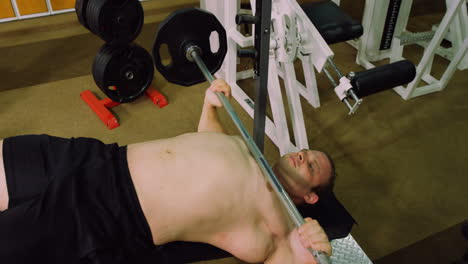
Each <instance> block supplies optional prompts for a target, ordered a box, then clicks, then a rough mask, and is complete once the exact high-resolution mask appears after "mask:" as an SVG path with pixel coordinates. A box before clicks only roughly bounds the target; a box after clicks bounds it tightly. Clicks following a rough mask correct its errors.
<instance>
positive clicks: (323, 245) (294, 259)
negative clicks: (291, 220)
mask: <svg viewBox="0 0 468 264" xmlns="http://www.w3.org/2000/svg"><path fill="white" fill-rule="evenodd" d="M305 220H306V222H305V224H304V225H303V226H301V227H300V228H299V229H294V230H293V231H291V232H290V233H289V235H288V237H287V238H285V239H282V240H281V241H279V242H278V245H277V246H276V250H275V251H274V252H273V254H272V255H271V256H270V257H269V258H268V259H267V260H266V261H265V264H282V263H294V264H316V263H317V262H316V261H315V258H314V257H313V256H312V254H311V253H310V251H309V250H308V248H313V249H315V250H319V251H323V252H325V253H326V254H327V255H329V256H330V255H331V253H332V248H331V245H330V242H329V240H328V237H327V235H326V234H325V232H324V231H323V229H322V227H321V226H320V225H319V224H318V222H317V221H315V220H312V219H311V218H306V219H305Z"/></svg>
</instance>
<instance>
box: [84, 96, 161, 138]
mask: <svg viewBox="0 0 468 264" xmlns="http://www.w3.org/2000/svg"><path fill="white" fill-rule="evenodd" d="M145 94H146V96H148V97H149V98H150V99H151V101H153V103H154V104H155V105H157V106H159V108H163V107H165V106H166V105H168V104H169V103H168V102H167V99H166V97H164V95H162V94H161V93H160V92H159V91H158V90H156V89H154V88H153V87H149V88H148V89H147V90H146V92H145ZM80 96H81V99H83V101H85V102H86V104H88V106H89V107H90V108H91V109H92V110H93V111H94V113H96V115H97V116H98V117H99V119H101V121H102V122H103V123H104V124H105V125H106V126H107V128H109V129H114V128H116V127H119V126H120V124H119V122H118V121H117V118H116V117H115V116H114V115H113V114H112V113H111V112H110V111H109V109H110V108H112V107H115V106H118V105H120V103H117V102H114V101H112V100H111V99H109V98H104V99H102V100H99V99H97V97H96V96H95V95H94V94H93V93H92V92H91V91H90V90H86V91H84V92H82V93H81V94H80Z"/></svg>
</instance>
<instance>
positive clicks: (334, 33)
mask: <svg viewBox="0 0 468 264" xmlns="http://www.w3.org/2000/svg"><path fill="white" fill-rule="evenodd" d="M301 7H302V9H303V10H304V12H305V13H306V14H307V16H308V17H309V19H310V20H311V21H312V23H313V24H314V25H315V27H316V28H317V30H318V31H319V32H320V34H321V35H322V37H323V38H324V39H325V41H326V42H327V43H328V44H334V43H338V42H343V41H348V40H351V39H355V38H359V37H360V36H361V35H362V34H363V28H362V25H361V23H360V22H358V21H356V20H354V19H352V18H351V17H350V16H349V15H348V14H346V13H345V12H343V10H341V8H340V7H339V6H337V5H336V4H335V3H334V2H332V1H330V0H324V1H320V2H313V3H306V4H302V5H301Z"/></svg>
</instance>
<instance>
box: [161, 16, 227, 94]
mask: <svg viewBox="0 0 468 264" xmlns="http://www.w3.org/2000/svg"><path fill="white" fill-rule="evenodd" d="M214 31H216V32H217V33H218V38H219V49H218V50H217V52H215V53H213V52H211V48H210V35H211V33H212V32H214ZM163 44H166V45H167V48H168V50H169V54H170V56H171V60H172V62H171V63H170V64H169V65H164V64H163V62H162V58H161V54H160V49H161V46H162V45H163ZM188 44H193V45H196V46H198V47H199V48H200V49H201V51H202V52H201V53H202V54H201V57H202V59H203V61H204V63H205V64H206V66H207V68H208V69H209V71H210V72H211V73H212V74H214V73H215V72H216V71H218V70H219V68H220V67H221V65H222V64H223V60H224V57H225V56H226V52H227V40H226V31H225V30H224V27H223V26H222V25H221V23H220V22H219V21H218V19H217V18H216V17H215V16H214V15H213V14H211V13H209V12H207V11H205V10H201V9H198V8H186V9H181V10H178V11H175V12H174V13H172V14H171V15H169V16H168V17H167V18H166V19H165V20H164V21H163V22H161V23H160V25H159V28H158V31H157V33H156V38H155V41H154V45H153V59H154V63H155V66H156V68H157V69H158V71H159V72H160V73H161V74H162V75H163V76H164V78H166V80H168V81H169V82H172V83H175V84H179V85H184V86H190V85H194V84H197V83H201V82H204V81H206V79H205V77H204V76H203V74H202V72H201V71H200V69H199V68H198V66H197V65H196V63H194V62H190V61H189V60H188V59H187V58H186V50H185V49H186V47H187V45H188Z"/></svg>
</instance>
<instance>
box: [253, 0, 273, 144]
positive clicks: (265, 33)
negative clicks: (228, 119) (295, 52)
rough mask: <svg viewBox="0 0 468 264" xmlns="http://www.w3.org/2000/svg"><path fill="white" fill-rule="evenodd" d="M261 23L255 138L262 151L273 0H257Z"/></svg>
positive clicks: (258, 27)
mask: <svg viewBox="0 0 468 264" xmlns="http://www.w3.org/2000/svg"><path fill="white" fill-rule="evenodd" d="M255 16H256V17H257V18H259V20H258V21H259V24H256V25H255V40H254V43H255V50H256V52H257V59H256V60H255V65H254V74H255V76H256V89H255V90H256V91H255V110H254V133H253V134H254V136H253V137H254V140H255V143H256V144H257V146H258V148H259V149H260V151H261V152H263V149H264V142H265V117H266V104H267V96H268V61H269V52H270V23H271V0H257V2H256V14H255Z"/></svg>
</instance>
